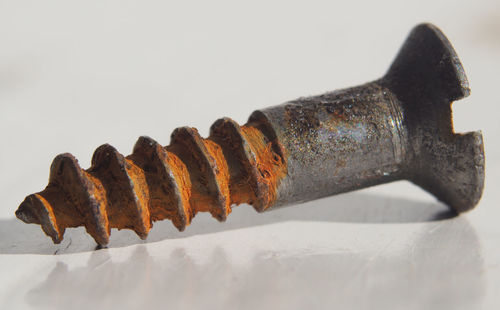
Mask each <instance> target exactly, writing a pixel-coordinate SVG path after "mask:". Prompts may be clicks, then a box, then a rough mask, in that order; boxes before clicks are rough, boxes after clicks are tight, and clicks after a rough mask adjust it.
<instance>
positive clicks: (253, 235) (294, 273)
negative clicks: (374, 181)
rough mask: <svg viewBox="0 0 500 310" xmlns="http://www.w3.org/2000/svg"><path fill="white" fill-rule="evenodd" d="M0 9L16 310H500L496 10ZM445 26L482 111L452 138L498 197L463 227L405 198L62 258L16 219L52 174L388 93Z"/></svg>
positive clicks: (259, 217) (69, 236) (5, 296)
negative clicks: (477, 146) (191, 135)
mask: <svg viewBox="0 0 500 310" xmlns="http://www.w3.org/2000/svg"><path fill="white" fill-rule="evenodd" d="M164 2H166V1H97V0H95V1H84V2H76V1H63V0H60V1H20V0H16V1H0V43H1V48H0V139H1V142H2V144H1V152H0V194H1V197H2V200H1V204H0V275H1V277H0V308H1V309H146V307H151V308H147V309H154V308H152V307H155V308H162V309H163V308H168V309H268V308H272V309H332V308H338V309H499V308H500V222H499V221H500V206H499V202H500V191H499V189H498V179H499V177H500V169H499V168H500V167H499V165H500V146H499V145H498V142H497V141H498V137H499V136H500V125H499V120H498V118H499V116H500V115H499V112H498V111H499V108H498V106H499V105H500V78H499V72H500V2H498V1H462V2H459V1H437V0H434V1H412V2H411V3H404V2H403V1H389V2H387V1H371V2H368V3H363V2H359V1H337V2H334V1H322V2H318V1H304V2H295V1H280V2H274V1H273V2H270V1H251V2H248V3H246V4H241V3H236V1H170V2H168V3H164ZM422 21H430V22H433V23H435V24H436V25H438V26H439V27H440V28H441V29H442V30H443V31H444V32H445V34H447V35H448V37H449V39H450V40H451V42H452V43H453V45H454V46H455V48H456V50H457V52H458V54H459V56H460V58H461V60H462V62H463V65H464V67H465V70H466V72H467V75H468V77H469V80H470V83H471V88H472V95H471V96H470V97H469V98H466V99H464V100H461V101H459V102H456V103H455V104H454V105H453V111H454V126H455V130H456V131H457V132H465V131H471V130H477V129H481V130H483V134H484V141H485V151H486V165H487V166H486V187H485V191H484V195H483V199H482V200H481V202H480V203H479V205H478V206H477V208H476V209H475V210H473V211H471V212H469V213H466V214H463V215H461V216H459V217H453V216H451V215H450V214H449V213H448V212H447V209H446V207H445V206H444V205H442V204H440V203H438V202H436V201H435V199H434V198H433V197H431V196H430V195H428V194H427V193H425V192H424V191H422V190H421V189H419V188H417V187H416V186H413V185H412V184H410V183H407V182H397V183H394V184H389V185H384V186H379V187H374V188H370V189H367V190H363V191H359V192H355V193H349V194H344V195H340V196H336V197H330V198H326V199H322V200H318V201H313V202H309V203H306V204H303V205H299V206H294V207H290V208H283V209H280V210H277V211H273V212H268V213H265V214H257V213H256V212H255V211H254V210H253V209H252V208H251V207H249V206H247V205H242V206H239V207H236V208H234V209H233V213H232V214H231V215H230V216H229V217H228V220H227V222H225V223H218V222H217V221H215V220H213V219H212V218H211V217H210V216H208V215H206V214H199V215H197V216H196V218H195V219H194V221H193V223H192V225H191V226H189V227H188V228H187V229H186V231H185V232H183V233H179V232H177V231H176V230H175V228H174V227H173V225H172V224H171V223H170V222H169V221H164V222H157V223H155V226H154V228H153V230H152V231H151V234H150V237H149V238H148V240H147V241H140V240H139V239H138V238H137V237H136V236H135V235H134V234H133V233H131V232H129V231H120V232H117V231H113V233H112V237H111V244H110V247H109V248H108V249H104V250H97V251H96V250H94V247H95V244H94V243H93V240H92V239H91V238H90V237H89V236H88V235H86V234H85V233H84V232H83V230H82V229H73V230H69V231H67V232H66V235H65V239H64V241H63V242H62V243H61V244H60V245H54V244H52V243H51V241H50V239H49V238H48V237H46V236H45V235H44V234H43V233H42V231H41V230H40V228H39V226H37V225H26V224H24V223H22V222H20V221H19V220H17V219H15V218H14V217H13V214H14V211H15V210H16V209H17V206H18V204H19V203H20V202H21V201H22V200H23V199H24V196H26V195H27V194H29V193H32V192H36V191H39V190H41V189H43V187H45V185H46V182H47V178H48V169H49V166H50V163H51V161H52V159H53V158H54V157H55V156H56V155H57V154H59V153H63V152H71V153H72V154H74V155H75V156H76V157H77V158H78V159H79V162H80V164H81V166H82V167H85V168H86V167H88V166H89V164H90V158H91V155H92V153H93V150H94V149H95V148H96V147H97V146H99V145H100V144H102V143H110V144H112V145H114V146H115V147H117V149H118V150H119V151H121V152H122V153H124V154H129V153H130V152H131V149H132V146H133V144H134V142H135V140H136V139H137V137H138V136H140V135H149V136H151V137H153V138H155V139H156V140H157V141H159V142H161V143H162V144H168V142H169V135H170V132H171V131H172V130H173V129H174V128H176V127H178V126H183V125H190V126H193V127H197V128H198V129H199V130H200V132H201V133H202V135H206V134H207V133H208V128H209V127H210V124H211V123H212V122H213V121H215V120H216V119H217V118H219V117H221V116H230V117H232V118H233V119H235V120H237V121H238V122H240V123H244V122H245V120H246V118H247V116H248V115H249V114H250V113H251V112H252V111H253V110H255V109H257V108H261V107H265V106H269V105H273V104H278V103H281V102H284V101H286V100H289V99H294V98H296V97H299V96H303V95H313V94H319V93H321V92H324V91H329V90H334V89H337V88H342V87H347V86H353V85H357V84H360V83H363V82H366V81H369V80H372V79H375V78H378V77H379V76H381V75H382V74H383V73H384V72H385V70H386V69H387V68H388V66H389V64H390V63H391V61H392V59H393V57H394V56H395V54H396V52H397V50H398V48H399V46H400V45H401V43H402V42H403V40H404V39H405V37H406V35H407V34H408V32H409V31H410V29H411V28H412V27H413V26H414V25H416V24H417V23H419V22H422Z"/></svg>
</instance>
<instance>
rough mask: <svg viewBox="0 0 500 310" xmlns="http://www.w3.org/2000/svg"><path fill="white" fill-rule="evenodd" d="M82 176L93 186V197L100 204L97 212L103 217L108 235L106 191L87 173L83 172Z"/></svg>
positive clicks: (96, 179) (97, 180)
mask: <svg viewBox="0 0 500 310" xmlns="http://www.w3.org/2000/svg"><path fill="white" fill-rule="evenodd" d="M83 174H84V175H85V176H86V177H87V178H89V179H90V181H91V182H92V183H93V185H94V193H93V194H94V197H95V199H96V200H97V201H99V202H100V207H99V212H100V213H101V214H102V215H103V220H104V227H106V230H107V232H108V234H109V233H110V232H111V227H110V225H109V221H108V217H107V209H106V205H107V199H106V191H105V189H104V187H103V186H102V183H101V181H100V180H99V179H98V178H96V177H94V176H93V175H91V174H90V173H88V172H87V171H85V170H84V171H83Z"/></svg>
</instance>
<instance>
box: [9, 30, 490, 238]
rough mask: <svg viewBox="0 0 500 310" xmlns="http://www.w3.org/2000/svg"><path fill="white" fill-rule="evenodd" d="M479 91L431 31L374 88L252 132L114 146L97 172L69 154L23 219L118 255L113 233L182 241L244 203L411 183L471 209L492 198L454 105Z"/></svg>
mask: <svg viewBox="0 0 500 310" xmlns="http://www.w3.org/2000/svg"><path fill="white" fill-rule="evenodd" d="M469 92H470V90H469V87H468V82H467V78H466V76H465V73H464V70H463V68H462V65H461V63H460V61H459V59H458V57H457V55H456V53H455V51H454V49H453V47H452V46H451V44H450V43H449V41H448V40H447V39H446V37H445V36H444V34H443V33H442V32H441V31H440V30H439V29H438V28H436V27H435V26H433V25H429V24H422V25H419V26H417V27H415V28H414V29H413V31H412V32H411V33H410V35H409V37H408V39H407V40H406V42H405V43H404V45H403V47H402V48H401V50H400V52H399V54H398V55H397V57H396V59H395V61H394V63H393V64H392V66H391V67H390V69H389V71H388V72H387V74H386V75H385V76H384V77H383V78H381V79H379V80H376V81H374V82H371V83H367V84H364V85H361V86H357V87H353V88H348V89H343V90H337V91H334V92H330V93H326V94H323V95H320V96H316V97H307V98H299V99H297V100H294V101H290V102H287V103H284V104H282V105H278V106H274V107H270V108H267V109H263V110H258V111H255V112H254V113H253V114H252V115H251V116H250V118H249V121H248V122H247V123H246V124H245V125H243V126H239V125H238V124H237V123H236V122H234V121H233V120H231V119H229V118H223V119H219V120H218V121H216V122H215V123H214V124H213V125H212V127H211V128H210V136H209V137H208V138H206V139H203V138H202V137H200V135H199V134H198V131H197V130H196V129H194V128H189V127H182V128H178V129H176V130H175V131H174V132H173V133H172V136H171V142H170V145H168V146H166V147H162V146H160V145H159V144H158V143H157V142H156V141H154V140H153V139H151V138H148V137H140V138H139V140H138V141H137V143H136V145H135V146H134V150H133V153H132V154H131V155H129V156H127V157H124V156H123V155H121V154H120V153H118V152H117V150H116V149H115V148H113V147H112V146H110V145H107V144H105V145H102V146H100V147H99V148H98V149H97V150H96V151H95V153H94V155H93V157H92V165H91V167H90V168H89V169H88V170H82V169H81V168H80V166H79V165H78V162H77V160H76V159H75V158H74V157H73V156H72V155H71V154H61V155H59V156H57V157H56V158H55V159H54V161H53V163H52V166H51V168H50V178H49V184H48V186H47V187H46V188H45V189H44V190H43V191H42V192H39V193H36V194H32V195H29V196H27V197H26V199H25V200H24V201H23V203H21V205H20V206H19V209H18V210H17V211H16V216H17V217H18V218H19V219H21V220H23V221H24V222H26V223H36V224H40V225H41V226H42V229H43V231H44V232H45V233H46V234H47V235H48V236H50V237H51V238H52V240H53V241H54V242H55V243H59V242H61V240H62V238H63V235H64V231H65V229H66V228H68V227H77V226H85V228H86V230H87V232H88V233H89V234H90V235H91V236H92V237H93V238H94V239H95V241H96V242H97V243H98V244H99V245H106V244H107V243H108V241H109V234H110V230H111V228H118V229H123V228H127V229H132V230H134V231H135V232H136V233H137V234H138V235H139V237H141V238H146V236H147V235H148V232H149V230H150V229H151V227H152V222H153V221H159V220H163V219H170V220H172V222H173V224H174V225H175V226H176V227H177V228H178V229H179V230H181V231H182V230H184V228H185V227H186V226H187V225H189V224H190V222H191V220H192V219H193V217H194V216H195V215H196V213H198V212H210V213H211V214H212V216H213V217H215V218H216V219H218V220H219V221H224V220H225V219H226V217H227V215H228V214H229V213H230V212H231V206H232V205H234V204H236V205H239V204H241V203H248V204H251V205H253V207H254V208H255V209H256V210H257V211H259V212H261V211H265V210H269V209H272V208H275V207H278V206H284V205H290V204H295V203H299V202H304V201H308V200H313V199H317V198H320V197H325V196H330V195H334V194H338V193H342V192H347V191H352V190H355V189H360V188H364V187H368V186H372V185H376V184H381V183H386V182H391V181H395V180H401V179H407V180H410V181H412V182H413V183H415V184H417V185H418V186H420V187H422V188H423V189H425V190H427V191H429V192H430V193H432V194H433V195H434V196H436V198H437V199H439V200H441V201H442V202H444V203H445V204H447V205H448V206H449V207H450V208H451V209H452V210H455V211H456V212H463V211H467V210H469V209H471V208H473V207H474V206H475V205H476V204H477V202H478V201H479V199H480V197H481V194H482V190H483V183H484V154H483V141H482V135H481V132H470V133H466V134H455V133H454V132H453V128H452V118H451V103H452V102H453V101H454V100H458V99H461V98H463V97H466V96H468V95H469Z"/></svg>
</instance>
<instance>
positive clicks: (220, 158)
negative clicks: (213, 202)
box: [203, 139, 231, 219]
mask: <svg viewBox="0 0 500 310" xmlns="http://www.w3.org/2000/svg"><path fill="white" fill-rule="evenodd" d="M203 143H204V144H205V147H206V148H207V150H208V152H209V153H210V155H211V156H212V158H213V159H214V160H215V166H214V172H215V178H216V180H217V184H218V186H219V190H220V194H221V195H222V196H223V197H224V199H223V200H224V202H225V204H224V206H223V209H224V214H223V217H224V219H225V218H226V216H227V215H229V213H231V199H230V192H229V182H230V176H229V168H228V164H227V161H226V158H225V157H224V153H223V152H222V147H221V146H220V145H218V144H217V143H215V141H213V140H210V139H204V140H203ZM211 212H213V211H211Z"/></svg>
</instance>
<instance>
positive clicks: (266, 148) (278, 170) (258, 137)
mask: <svg viewBox="0 0 500 310" xmlns="http://www.w3.org/2000/svg"><path fill="white" fill-rule="evenodd" d="M241 130H242V134H243V136H244V137H245V139H246V140H247V141H248V143H249V145H250V148H251V149H252V150H253V153H254V154H255V155H256V158H255V160H256V165H257V169H258V171H259V173H260V177H259V180H258V182H259V183H261V184H263V185H264V186H265V191H264V192H263V193H261V195H260V197H258V198H259V199H260V200H261V203H260V204H259V205H257V206H256V208H257V210H258V211H264V210H266V209H267V208H269V207H270V206H271V205H272V204H273V203H274V201H275V200H276V192H277V191H276V190H277V187H278V185H279V182H280V181H281V180H282V179H283V178H284V177H285V176H286V173H287V165H286V159H285V158H284V157H283V156H282V155H281V154H283V153H282V152H280V153H281V154H280V153H278V152H276V151H275V149H276V148H279V149H282V147H281V146H280V145H279V144H278V141H270V140H269V139H268V138H267V137H266V136H265V135H264V133H263V132H262V131H261V130H260V129H258V128H257V127H256V125H255V124H246V125H244V126H242V127H241ZM254 206H255V205H254Z"/></svg>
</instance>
